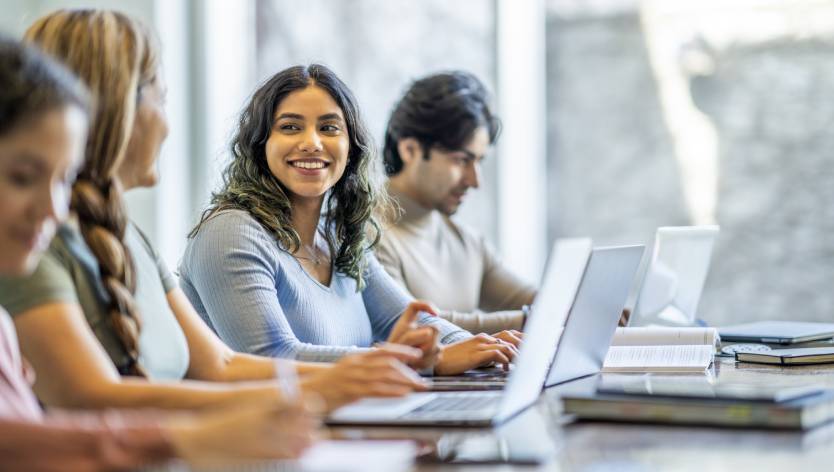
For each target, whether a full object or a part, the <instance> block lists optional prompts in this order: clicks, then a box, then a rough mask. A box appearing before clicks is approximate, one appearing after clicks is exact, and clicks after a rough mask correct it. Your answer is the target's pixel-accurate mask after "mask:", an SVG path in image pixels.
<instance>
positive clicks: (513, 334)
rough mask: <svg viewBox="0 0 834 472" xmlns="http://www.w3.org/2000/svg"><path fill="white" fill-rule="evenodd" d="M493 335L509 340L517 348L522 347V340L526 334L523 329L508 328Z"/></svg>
mask: <svg viewBox="0 0 834 472" xmlns="http://www.w3.org/2000/svg"><path fill="white" fill-rule="evenodd" d="M492 337H494V338H497V339H500V340H501V341H504V342H508V343H510V344H512V345H513V346H515V348H516V349H518V348H520V347H521V342H522V340H523V339H524V335H523V334H522V333H521V331H516V330H514V329H508V330H504V331H501V332H499V333H495V334H493V335H492Z"/></svg>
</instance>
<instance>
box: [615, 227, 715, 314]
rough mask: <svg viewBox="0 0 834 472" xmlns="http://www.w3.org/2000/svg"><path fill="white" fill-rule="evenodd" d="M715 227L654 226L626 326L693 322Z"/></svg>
mask: <svg viewBox="0 0 834 472" xmlns="http://www.w3.org/2000/svg"><path fill="white" fill-rule="evenodd" d="M718 232H719V227H718V226H665V227H660V228H658V229H657V235H656V236H655V243H654V249H653V250H652V257H651V260H650V261H649V264H648V267H647V269H646V274H645V276H644V278H643V284H642V286H641V288H640V293H639V295H638V298H637V302H636V304H635V306H634V311H633V312H632V314H631V317H630V318H629V323H628V324H629V326H647V325H665V326H691V325H693V324H695V315H696V312H697V310H698V301H699V300H700V298H701V291H702V290H703V288H704V282H705V281H706V278H707V272H708V271H709V265H710V259H711V257H712V247H713V245H714V243H715V239H716V237H717V236H718Z"/></svg>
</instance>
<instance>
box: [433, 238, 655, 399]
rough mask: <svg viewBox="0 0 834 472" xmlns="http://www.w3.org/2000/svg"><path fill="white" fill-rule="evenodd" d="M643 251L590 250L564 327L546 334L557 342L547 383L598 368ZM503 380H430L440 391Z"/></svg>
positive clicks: (491, 386) (496, 385)
mask: <svg viewBox="0 0 834 472" xmlns="http://www.w3.org/2000/svg"><path fill="white" fill-rule="evenodd" d="M643 252H644V246H642V245H639V246H622V247H604V248H595V249H594V250H593V252H592V254H591V257H590V259H589V261H588V265H587V268H586V269H585V274H584V276H583V278H582V282H581V283H580V285H579V289H578V291H577V293H576V297H575V298H574V302H573V305H572V307H571V310H570V314H569V315H568V317H567V320H566V321H565V326H564V331H562V330H561V329H557V330H556V331H554V332H553V333H552V334H551V339H552V341H551V342H553V343H554V344H556V343H558V349H557V350H556V355H555V357H554V358H553V362H552V364H551V366H550V370H549V373H548V376H547V381H546V383H545V386H546V387H550V386H553V385H557V384H560V383H563V382H567V381H570V380H573V379H577V378H579V377H584V376H587V375H592V374H595V373H597V372H599V371H600V370H601V369H602V365H603V362H604V361H605V355H606V354H607V353H608V347H609V346H610V345H611V339H612V338H613V337H614V332H615V331H616V329H617V323H618V321H619V319H620V313H621V312H622V310H623V306H624V305H625V302H626V298H627V297H628V293H629V291H630V290H631V287H632V285H633V284H634V281H635V276H636V275H637V269H638V267H639V266H640V260H641V259H642V258H643ZM542 296H545V292H542ZM536 302H538V299H537V300H536ZM534 308H535V306H534ZM526 331H529V330H526ZM525 342H526V341H525ZM517 364H518V362H516V365H517ZM505 383H506V382H502V381H501V380H500V379H490V380H481V379H480V378H478V377H471V376H470V377H463V378H457V379H455V380H447V381H443V382H435V384H436V385H437V384H440V386H441V389H442V390H444V391H446V390H453V389H454V390H497V389H501V388H503V387H504V384H505Z"/></svg>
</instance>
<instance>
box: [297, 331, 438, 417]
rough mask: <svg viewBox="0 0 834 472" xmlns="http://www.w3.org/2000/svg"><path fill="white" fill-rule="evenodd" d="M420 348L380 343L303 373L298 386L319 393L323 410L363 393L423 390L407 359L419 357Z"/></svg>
mask: <svg viewBox="0 0 834 472" xmlns="http://www.w3.org/2000/svg"><path fill="white" fill-rule="evenodd" d="M421 355H422V353H421V351H420V350H419V349H415V348H412V347H408V346H402V345H388V344H385V345H382V346H380V347H379V348H377V349H374V350H373V351H371V352H366V353H362V354H353V355H349V356H345V357H343V358H342V359H340V360H339V362H337V363H335V364H333V365H332V367H330V368H327V369H322V370H320V371H316V372H313V373H310V374H307V375H305V376H304V377H302V379H301V382H300V383H301V389H302V391H303V392H304V393H305V394H313V395H318V396H319V397H320V398H321V399H322V401H323V402H324V405H325V410H327V411H332V410H334V409H336V408H338V407H340V406H343V405H346V404H348V403H351V402H354V401H356V400H359V399H360V398H364V397H399V396H402V395H405V394H407V393H410V392H413V391H414V390H426V388H427V387H426V382H425V381H424V380H423V379H422V378H420V376H419V375H417V373H416V372H414V370H412V369H411V368H410V367H408V366H407V365H406V363H412V362H416V361H417V360H419V359H420V358H421Z"/></svg>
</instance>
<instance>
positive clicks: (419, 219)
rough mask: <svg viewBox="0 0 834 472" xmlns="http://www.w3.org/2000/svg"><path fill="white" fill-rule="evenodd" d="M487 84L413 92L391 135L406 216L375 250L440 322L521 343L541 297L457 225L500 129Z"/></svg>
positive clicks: (394, 190) (391, 170)
mask: <svg viewBox="0 0 834 472" xmlns="http://www.w3.org/2000/svg"><path fill="white" fill-rule="evenodd" d="M487 98H488V96H487V92H486V89H485V88H484V86H483V85H482V84H481V82H480V81H479V80H478V79H477V78H475V77H474V76H473V75H471V74H468V73H465V72H449V73H441V74H436V75H432V76H429V77H426V78H424V79H421V80H418V81H416V82H414V83H413V84H412V86H411V87H410V88H409V90H408V91H407V92H406V93H405V95H404V96H403V98H402V99H401V100H400V101H399V102H398V103H397V105H396V107H395V108H394V111H393V112H392V114H391V117H390V119H389V121H388V127H387V130H386V133H385V147H384V151H383V154H384V158H385V167H386V173H387V174H388V176H389V178H390V180H389V185H388V189H389V191H390V193H391V195H392V197H393V198H394V199H395V200H396V202H397V203H398V204H399V206H400V208H401V209H402V213H401V214H397V215H392V218H391V220H392V224H393V225H392V227H390V228H387V230H386V231H385V233H384V235H383V238H382V241H381V242H380V244H379V245H378V246H377V257H378V258H379V261H380V262H381V263H382V265H383V266H384V267H385V269H386V270H387V271H388V273H389V274H391V276H392V277H393V278H394V279H395V280H397V281H398V282H399V283H400V284H402V285H403V287H405V288H406V290H408V291H409V292H411V294H412V295H414V296H415V297H417V298H423V299H431V300H432V301H433V302H434V303H436V304H437V305H438V306H439V308H440V316H441V317H443V318H445V319H447V320H449V321H451V322H453V323H455V324H457V325H459V326H461V327H462V328H464V329H467V330H469V331H472V332H474V333H495V332H498V331H501V330H510V331H506V332H502V333H499V334H498V335H496V337H497V338H499V339H502V340H504V341H508V342H512V343H513V344H516V345H517V344H518V341H519V337H520V335H519V333H518V332H513V331H512V330H520V329H521V328H522V325H523V324H524V314H523V313H522V310H521V308H522V306H524V305H529V304H531V303H532V301H533V297H534V295H535V293H536V291H535V289H534V288H533V287H531V286H529V285H527V284H525V283H524V282H522V281H521V280H520V279H518V278H517V277H515V276H514V275H513V274H511V273H510V272H509V271H508V270H506V269H505V268H504V267H503V266H502V265H501V263H500V262H499V260H498V258H497V256H496V255H495V253H494V251H493V250H492V248H490V246H489V245H488V244H487V243H486V241H485V240H484V238H483V236H481V235H478V234H476V233H474V232H473V231H471V230H469V229H467V228H465V227H463V226H461V225H460V224H458V223H456V222H454V221H452V219H451V218H450V217H451V215H453V214H454V213H455V212H456V211H457V209H458V207H459V206H460V204H461V203H462V201H463V199H464V196H465V195H466V193H467V191H468V190H469V189H471V188H478V186H479V185H480V163H481V160H482V159H483V157H484V155H485V154H486V153H487V151H488V150H489V148H490V146H491V145H492V144H493V143H494V142H495V139H496V138H497V136H498V131H499V128H500V123H499V121H498V119H497V117H495V116H494V115H492V112H491V110H490V108H489V105H488V103H487Z"/></svg>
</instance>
